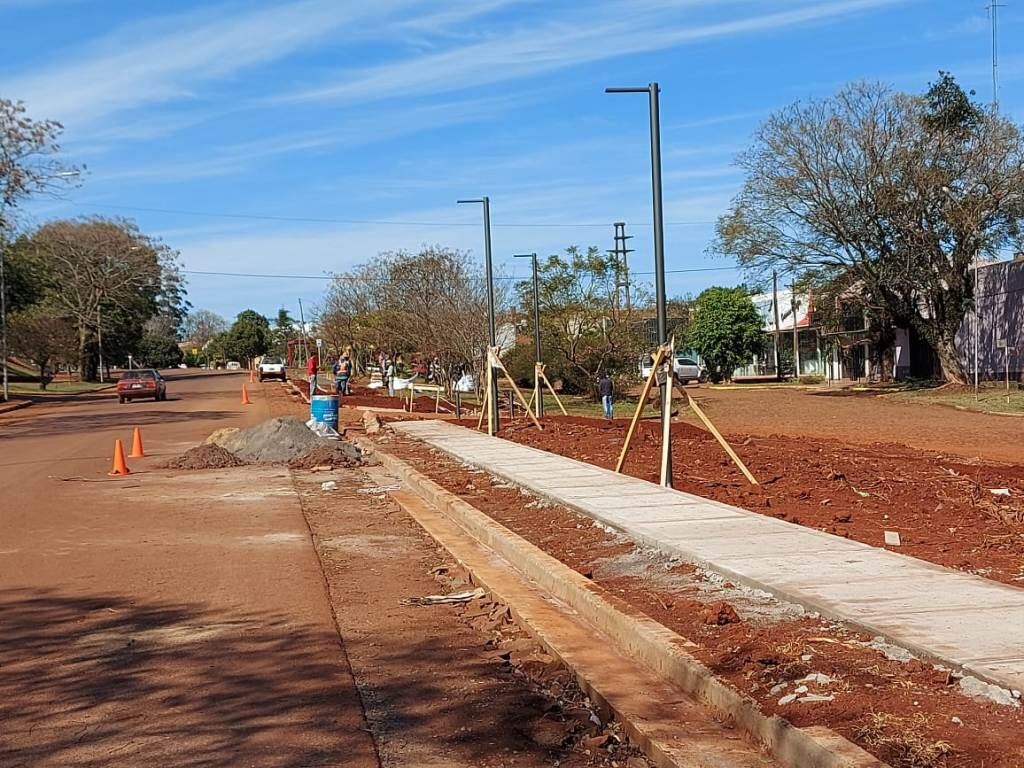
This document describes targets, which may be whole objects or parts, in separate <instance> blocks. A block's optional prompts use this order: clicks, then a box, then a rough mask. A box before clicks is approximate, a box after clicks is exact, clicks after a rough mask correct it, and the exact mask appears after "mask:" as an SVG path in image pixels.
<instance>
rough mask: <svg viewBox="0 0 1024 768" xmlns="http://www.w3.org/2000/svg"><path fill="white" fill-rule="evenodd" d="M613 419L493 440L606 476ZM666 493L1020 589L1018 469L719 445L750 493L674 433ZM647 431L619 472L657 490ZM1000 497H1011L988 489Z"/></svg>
mask: <svg viewBox="0 0 1024 768" xmlns="http://www.w3.org/2000/svg"><path fill="white" fill-rule="evenodd" d="M626 427H627V424H626V423H625V422H624V421H614V422H611V423H609V422H605V421H600V420H595V419H580V418H572V417H568V418H566V417H557V418H552V419H548V420H546V423H545V429H544V431H543V432H540V431H538V430H537V429H536V428H535V427H532V426H526V425H524V424H517V425H511V426H508V427H507V428H506V429H505V430H503V433H502V435H503V436H504V437H506V438H508V439H511V440H515V441H516V442H520V443H523V444H525V445H531V446H534V447H537V448H541V449H543V450H546V451H551V452H553V453H558V454H561V455H564V456H571V457H572V458H575V459H579V460H581V461H587V462H590V463H591V464H596V465H598V466H602V467H606V468H612V467H614V465H615V461H616V459H617V457H618V453H619V451H620V450H621V448H622V443H623V440H624V439H625V432H626ZM672 434H673V451H672V459H673V469H674V482H675V487H676V488H677V489H679V490H682V491H686V492H688V493H694V494H697V495H699V496H704V497H706V498H711V499H715V500H717V501H723V502H726V503H729V504H734V505H736V506H738V507H742V508H744V509H749V510H752V511H755V512H760V513H762V514H765V515H771V516H773V517H778V518H781V519H783V520H788V521H789V522H792V523H798V524H800V525H805V526H808V527H811V528H818V529H820V530H823V531H828V532H829V533H834V534H836V535H839V536H844V537H846V538H850V539H854V540H856V541H861V542H864V543H866V544H871V545H873V546H879V547H880V546H883V545H884V537H883V532H884V531H886V530H890V531H897V532H898V533H899V534H900V539H901V546H900V547H898V548H895V547H894V548H892V549H894V550H896V551H899V552H901V553H903V554H906V555H911V556H913V557H918V558H921V559H922V560H929V561H931V562H933V563H938V564H939V565H944V566H948V567H951V568H958V569H960V570H965V571H969V572H971V573H976V574H979V575H982V576H986V577H988V578H991V579H995V580H997V581H1002V582H1006V583H1009V584H1016V585H1020V583H1021V581H1022V580H1024V467H1019V466H1018V467H1012V466H1000V465H990V464H979V463H968V462H965V461H964V460H963V459H960V458H957V457H951V456H945V455H942V454H929V453H925V452H922V451H915V450H913V449H908V448H905V447H903V446H898V445H876V446H873V447H870V448H868V447H859V446H850V445H844V444H843V443H839V442H836V441H834V440H811V439H809V438H806V437H803V438H793V437H779V436H775V437H770V438H769V437H749V436H742V435H739V436H737V435H734V436H730V438H729V439H730V442H731V444H732V445H733V447H734V449H735V450H736V452H737V453H738V454H739V456H740V458H741V459H742V460H743V462H744V463H745V464H746V465H747V467H748V468H749V469H750V471H751V472H752V473H753V475H754V477H755V478H757V480H758V482H759V483H760V485H756V486H754V485H751V484H750V483H748V482H747V481H746V479H745V478H744V477H743V475H742V474H741V473H740V472H739V470H738V469H737V468H736V467H735V466H734V465H733V463H732V461H731V460H730V459H729V458H728V456H727V455H726V454H725V452H724V451H723V450H722V448H721V446H719V445H718V443H717V442H716V441H715V439H714V438H713V437H712V436H711V435H710V434H709V433H707V432H705V431H703V430H700V429H697V428H696V427H692V426H690V425H689V424H674V425H673V427H672ZM660 450H661V448H660V435H659V433H658V424H657V423H656V422H653V421H644V422H642V423H641V424H640V426H639V427H638V434H637V437H636V439H635V440H634V444H633V447H632V449H631V450H630V453H629V455H628V456H627V458H626V464H625V467H624V470H625V471H626V472H627V473H628V474H630V475H633V476H635V477H640V478H644V479H646V480H651V481H654V482H657V480H658V466H659V457H660ZM992 488H1008V489H1009V491H1010V496H996V495H993V494H992V493H991V492H990V490H989V489H992Z"/></svg>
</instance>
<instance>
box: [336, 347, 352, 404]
mask: <svg viewBox="0 0 1024 768" xmlns="http://www.w3.org/2000/svg"><path fill="white" fill-rule="evenodd" d="M351 375H352V361H351V360H349V358H348V353H347V352H342V354H341V357H339V358H338V362H336V363H335V364H334V389H335V391H336V392H337V393H338V396H339V397H341V396H343V395H347V394H348V380H349V377H351Z"/></svg>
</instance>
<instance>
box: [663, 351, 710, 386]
mask: <svg viewBox="0 0 1024 768" xmlns="http://www.w3.org/2000/svg"><path fill="white" fill-rule="evenodd" d="M672 370H673V371H675V374H676V378H677V379H679V382H680V383H681V384H689V383H690V382H691V381H705V380H706V379H707V377H708V372H707V371H706V370H704V366H702V365H701V364H700V363H698V362H697V361H696V360H691V359H690V358H689V357H677V358H676V359H675V360H673V361H672Z"/></svg>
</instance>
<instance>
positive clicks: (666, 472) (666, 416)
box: [604, 83, 674, 488]
mask: <svg viewBox="0 0 1024 768" xmlns="http://www.w3.org/2000/svg"><path fill="white" fill-rule="evenodd" d="M604 90H605V93H646V94H647V98H648V112H649V119H650V125H651V208H652V209H653V213H654V216H653V222H654V296H655V299H656V302H657V310H658V343H659V344H661V345H666V344H668V317H667V309H666V306H667V303H668V302H667V300H666V298H665V221H664V214H663V210H662V195H661V114H660V105H659V98H658V97H659V94H660V92H661V89H660V88H659V86H658V84H657V83H649V84H648V85H647V87H646V88H605V89H604ZM672 362H673V361H672V360H669V362H668V364H667V366H666V369H667V371H666V375H665V381H664V383H662V384H661V422H662V424H661V428H662V429H661V433H662V435H665V436H666V438H665V439H664V440H663V441H662V446H661V450H662V461H661V466H662V469H663V471H662V476H661V484H662V485H663V486H665V487H666V488H671V487H672V446H671V444H670V440H669V439H668V437H669V436H670V435H671V430H670V428H669V427H670V422H671V420H672V414H671V408H670V405H671V402H670V401H671V396H672V379H673V376H674V371H673V368H672Z"/></svg>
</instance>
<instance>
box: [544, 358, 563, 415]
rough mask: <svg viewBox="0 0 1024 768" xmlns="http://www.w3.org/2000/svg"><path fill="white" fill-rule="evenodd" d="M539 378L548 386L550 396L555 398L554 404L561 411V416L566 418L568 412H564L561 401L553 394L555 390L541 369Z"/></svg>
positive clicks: (556, 394) (555, 393)
mask: <svg viewBox="0 0 1024 768" xmlns="http://www.w3.org/2000/svg"><path fill="white" fill-rule="evenodd" d="M540 376H541V378H542V379H544V383H545V384H547V385H548V391H550V392H551V396H552V397H554V398H555V402H556V403H558V407H559V409H560V410H561V411H562V415H563V416H568V415H569V413H568V411H566V410H565V406H564V405H562V401H561V400H560V399H559V397H558V393H557V392H555V388H554V387H552V386H551V382H550V381H548V376H547V374H546V373H544V371H543V369H542V370H541V372H540Z"/></svg>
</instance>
